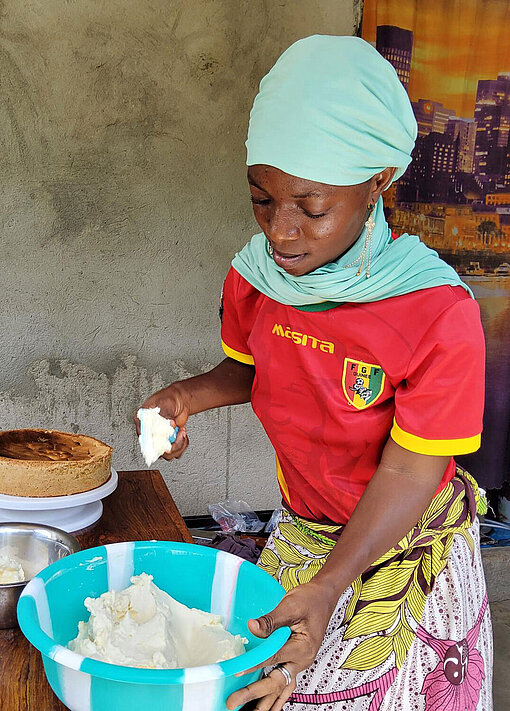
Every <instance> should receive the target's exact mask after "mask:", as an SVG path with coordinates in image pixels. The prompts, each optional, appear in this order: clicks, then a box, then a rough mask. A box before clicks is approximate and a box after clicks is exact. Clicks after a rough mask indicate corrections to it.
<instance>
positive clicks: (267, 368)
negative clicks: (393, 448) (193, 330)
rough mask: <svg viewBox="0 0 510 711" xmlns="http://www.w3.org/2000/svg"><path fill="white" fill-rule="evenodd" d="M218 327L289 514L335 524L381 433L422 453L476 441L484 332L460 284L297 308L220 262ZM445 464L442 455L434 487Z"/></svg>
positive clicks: (352, 499)
mask: <svg viewBox="0 0 510 711" xmlns="http://www.w3.org/2000/svg"><path fill="white" fill-rule="evenodd" d="M221 334H222V343H223V349H224V351H225V353H226V355H227V356H229V357H230V358H234V359H235V360H238V361H240V362H241V363H250V364H253V365H255V371H256V372H255V380H254V383H253V391H252V405H253V409H254V411H255V413H256V415H257V416H258V418H259V419H260V421H261V423H262V425H263V427H264V429H265V431H266V433H267V435H268V437H269V439H270V440H271V442H272V444H273V447H274V449H275V451H276V458H277V474H278V481H279V484H280V488H281V491H282V496H283V499H284V502H285V503H286V505H287V506H289V507H290V509H291V510H292V511H294V512H295V513H297V514H298V515H299V516H303V517H304V518H308V519H312V520H317V521H330V522H334V523H339V524H341V523H345V522H346V521H347V520H348V519H349V517H350V515H351V513H352V511H353V509H354V507H355V506H356V504H357V502H358V501H359V499H360V497H361V495H362V494H363V492H364V490H365V487H366V485H367V483H368V481H369V480H370V478H371V477H372V475H373V474H374V472H375V470H376V468H377V466H378V464H379V461H380V458H381V453H382V450H383V448H384V445H385V444H386V441H387V439H388V436H390V435H391V437H392V438H393V439H394V440H395V442H397V443H398V444H399V445H401V446H402V447H404V448H406V449H408V450H411V451H413V452H417V453H420V454H432V455H442V456H452V457H453V456H454V455H459V454H466V453H468V452H473V451H475V450H476V449H478V447H479V445H480V433H481V431H482V414H483V398H484V367H485V345H484V336H483V331H482V327H481V322H480V313H479V308H478V305H477V303H476V302H475V301H474V299H472V298H471V297H470V296H469V295H468V294H467V292H466V291H465V290H464V289H463V288H462V287H451V286H439V287H435V288H432V289H426V290H422V291H417V292H414V293H411V294H406V295H405V296H397V297H394V298H391V299H386V300H384V301H376V302H372V303H368V304H350V303H346V304H341V305H339V306H336V307H335V308H332V309H329V310H323V311H310V310H307V311H304V310H301V309H298V308H295V307H292V306H284V305H282V304H279V303H277V302H276V301H273V300H272V299H270V298H269V297H267V296H265V295H264V294H262V293H260V292H259V291H257V290H256V289H255V288H254V287H253V286H251V285H250V284H249V283H248V282H247V281H246V280H245V279H244V278H243V277H241V276H240V275H239V274H238V273H237V272H236V271H235V270H234V269H230V271H229V273H228V275H227V278H226V280H225V284H224V288H223V298H222V329H221ZM454 472H455V463H454V461H453V459H451V461H450V464H449V465H448V467H447V469H446V471H445V473H444V476H443V479H442V482H441V485H440V488H439V490H440V489H441V488H443V487H444V486H445V484H446V483H447V482H448V481H450V479H451V478H452V477H453V475H454Z"/></svg>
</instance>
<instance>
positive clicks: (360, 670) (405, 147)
mask: <svg viewBox="0 0 510 711" xmlns="http://www.w3.org/2000/svg"><path fill="white" fill-rule="evenodd" d="M415 138H416V122H415V119H414V116H413V113H412V109H411V106H410V103H409V100H408V98H407V95H406V93H405V91H404V89H403V87H402V85H401V84H400V82H399V80H398V78H397V75H396V73H395V71H394V69H393V68H392V66H391V65H390V64H389V63H388V62H386V60H384V59H383V58H382V57H381V56H380V55H379V54H378V53H377V52H376V50H375V49H373V48H372V47H371V46H370V45H369V44H367V43H366V42H364V41H363V40H360V39H358V38H354V37H327V36H314V37H308V38H306V39H304V40H301V41H299V42H296V43H295V44H294V45H292V46H291V47H290V48H289V49H288V50H287V51H286V52H285V53H284V54H283V55H282V56H281V57H280V59H279V60H278V62H277V63H276V64H275V66H274V67H273V69H272V70H271V71H270V72H269V74H268V75H267V76H266V77H265V78H264V79H263V80H262V82H261V85H260V91H259V94H258V95H257V97H256V99H255V103H254V106H253V109H252V112H251V117H250V126H249V132H248V140H247V149H248V160H247V164H248V166H249V168H248V180H249V184H250V190H251V197H252V202H253V205H254V213H255V217H256V219H257V222H258V224H259V225H260V227H261V230H262V232H261V233H260V234H258V235H255V237H253V239H252V240H251V242H250V243H249V244H248V245H247V246H246V247H245V248H244V249H243V250H242V251H241V252H240V253H239V254H238V255H237V256H236V257H235V259H234V261H233V265H232V268H231V270H230V271H229V273H228V275H227V278H226V281H225V285H224V290H223V297H222V341H223V347H224V350H225V353H226V356H227V358H226V359H225V360H224V361H223V362H222V363H220V365H218V366H217V367H216V368H215V369H213V370H212V371H210V372H209V373H206V374H205V375H200V376H198V377H196V378H191V379H189V380H186V381H181V382H177V383H173V384H172V385H170V386H169V387H168V388H165V389H164V390H162V391H160V392H159V393H156V394H155V395H153V396H152V397H151V398H149V400H148V401H147V402H146V403H145V404H144V406H146V407H149V406H150V407H154V406H159V407H160V408H161V410H162V414H163V415H165V416H166V417H169V418H171V419H172V420H173V421H174V422H175V423H177V425H179V427H180V432H179V436H178V439H177V442H176V444H175V445H174V448H173V450H172V452H171V453H170V454H169V455H167V457H166V458H167V459H172V458H174V457H180V456H181V455H182V453H183V452H184V450H185V449H186V446H187V444H188V439H187V435H186V429H185V425H186V422H187V419H188V417H189V416H190V415H192V414H195V413H197V412H201V411H203V410H207V409H209V408H213V407H219V406H222V405H232V404H236V403H243V402H248V401H250V400H251V402H252V405H253V408H254V411H255V413H256V414H257V416H258V417H259V419H260V421H261V422H262V424H263V426H264V428H265V430H266V432H267V434H268V436H269V438H270V440H271V442H272V444H273V446H274V448H275V451H276V457H277V475H278V481H279V484H280V488H281V491H282V497H283V505H284V511H283V514H282V517H281V520H280V522H279V526H278V528H277V530H276V531H275V533H274V534H273V536H272V537H271V539H270V541H269V542H268V545H267V547H266V549H265V550H264V551H263V553H262V557H261V561H260V565H261V566H262V567H264V568H265V569H266V570H267V571H269V572H270V573H271V574H272V575H273V576H275V577H276V578H278V579H279V580H280V581H281V583H282V584H283V586H284V587H285V589H286V590H287V591H288V592H287V595H286V596H285V598H284V599H283V601H282V603H281V604H280V605H279V606H278V607H277V608H276V609H275V610H274V611H273V612H272V613H271V614H269V615H266V616H264V617H262V618H261V619H259V620H253V621H251V622H250V628H251V630H252V631H253V633H254V634H256V635H258V636H260V637H265V636H267V635H269V634H270V633H271V632H272V631H273V630H274V629H276V628H277V627H281V626H284V625H288V626H289V627H290V628H291V631H292V634H291V637H290V639H289V641H288V642H287V644H286V645H285V646H284V647H283V649H282V650H281V651H280V653H279V654H278V655H277V656H276V657H275V658H273V659H271V660H269V661H268V664H269V665H270V668H271V667H272V670H271V671H270V672H269V674H268V675H267V676H266V677H265V678H263V679H262V680H261V681H259V682H257V683H255V684H252V685H250V686H249V687H247V688H245V689H243V690H241V691H240V692H237V693H235V694H233V695H232V697H231V698H230V699H229V702H228V707H229V708H232V709H233V708H236V707H237V706H240V705H241V704H244V703H247V702H248V701H251V700H252V699H258V701H257V705H256V707H255V708H257V709H260V710H264V711H268V710H269V709H271V711H280V709H282V708H285V709H286V711H287V710H288V711H305V710H306V709H310V708H317V709H321V710H323V711H328V710H334V711H340V710H341V709H348V710H349V711H362V710H363V711H365V710H366V709H370V711H376V710H381V711H382V710H384V711H388V710H390V709H391V710H392V711H396V710H397V709H405V710H406V711H411V710H413V709H416V710H420V711H422V710H424V709H426V710H427V711H439V710H441V711H444V710H446V711H465V710H466V709H467V710H469V711H474V709H478V710H479V711H482V710H483V711H490V709H491V708H492V701H491V688H490V687H491V655H492V641H491V632H490V618H489V610H488V607H487V595H486V589H485V581H484V576H483V570H482V566H481V559H480V551H479V542H478V527H477V519H476V506H477V502H479V495H478V489H477V486H476V483H475V482H474V481H473V480H472V479H471V477H470V476H469V475H468V474H467V473H466V472H464V471H463V470H462V469H460V468H459V467H457V466H456V464H455V462H454V460H453V458H452V457H453V456H454V455H459V454H466V453H468V452H472V451H475V450H476V449H477V448H478V446H479V442H480V432H481V429H482V410H483V384H484V341H483V333H482V329H481V325H480V316H479V311H478V307H477V304H476V302H475V301H474V299H473V297H472V294H471V292H470V291H469V289H468V287H467V286H465V285H464V284H463V283H462V282H461V281H460V279H459V277H458V276H457V274H456V273H455V272H454V270H453V269H451V268H450V267H449V266H448V265H446V264H445V263H444V262H442V261H441V260H440V259H439V258H438V256H437V254H436V253H435V252H432V251H431V250H430V249H428V248H427V247H426V246H425V245H424V244H423V243H421V242H420V240H419V238H418V237H416V236H412V235H407V234H405V235H401V236H400V237H398V238H396V235H393V234H392V233H391V231H390V230H389V228H388V225H387V223H386V221H385V218H384V212H383V202H382V197H381V196H382V194H383V192H384V190H386V189H387V188H388V187H389V186H390V185H391V183H392V182H393V181H394V180H395V179H396V178H398V177H400V176H401V175H402V174H403V173H404V171H405V169H406V168H407V166H408V165H409V163H410V161H411V156H410V154H411V150H412V148H413V145H414V141H415Z"/></svg>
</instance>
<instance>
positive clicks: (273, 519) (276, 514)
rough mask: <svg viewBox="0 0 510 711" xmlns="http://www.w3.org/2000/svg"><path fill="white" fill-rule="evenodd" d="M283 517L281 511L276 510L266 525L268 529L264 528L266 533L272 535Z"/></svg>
mask: <svg viewBox="0 0 510 711" xmlns="http://www.w3.org/2000/svg"><path fill="white" fill-rule="evenodd" d="M281 515H282V510H281V509H275V510H274V511H273V513H272V514H271V518H270V519H269V521H268V522H267V523H266V527H265V528H264V532H265V533H272V532H273V531H274V530H275V528H276V526H277V525H278V521H279V520H280V516H281Z"/></svg>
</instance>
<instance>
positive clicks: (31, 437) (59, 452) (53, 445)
mask: <svg viewBox="0 0 510 711" xmlns="http://www.w3.org/2000/svg"><path fill="white" fill-rule="evenodd" d="M111 457H112V448H111V447H109V446H108V445H107V444H104V443H103V442H100V441H99V440H98V439H95V438H94V437H89V436H87V435H79V434H72V433H69V432H58V431H56V430H42V429H26V430H6V431H4V432H0V494H8V495H10V496H32V497H43V496H67V495H70V494H79V493H82V492H84V491H90V490H91V489H96V488H97V487H98V486H102V485H103V484H105V483H106V482H107V481H108V479H109V478H110V476H111V471H110V462H111Z"/></svg>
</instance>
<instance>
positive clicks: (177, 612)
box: [69, 573, 247, 669]
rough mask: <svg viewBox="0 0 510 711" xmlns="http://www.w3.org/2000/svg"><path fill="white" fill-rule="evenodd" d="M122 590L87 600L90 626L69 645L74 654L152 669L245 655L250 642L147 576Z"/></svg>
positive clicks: (82, 625)
mask: <svg viewBox="0 0 510 711" xmlns="http://www.w3.org/2000/svg"><path fill="white" fill-rule="evenodd" d="M131 583H132V585H130V586H129V587H128V588H126V589H125V590H123V591H122V592H106V593H103V594H102V595H101V596H100V597H99V598H95V599H94V598H90V597H89V598H87V599H86V600H85V607H86V608H87V610H88V611H89V612H90V619H89V621H88V622H80V623H79V624H78V630H79V632H78V636H77V637H76V639H74V640H72V641H71V642H69V648H70V649H71V650H72V651H73V652H77V653H78V654H82V655H83V656H85V657H92V658H93V659H98V660H100V661H103V662H109V663H110V664H120V665H122V666H130V667H145V668H149V669H174V668H182V667H196V666H201V665H203V664H215V663H216V662H221V661H225V660H226V659H232V658H233V657H237V656H239V655H240V654H243V653H244V651H245V650H244V645H245V644H246V643H247V640H245V639H243V638H242V637H240V636H239V635H236V636H234V635H232V634H231V633H230V632H228V631H227V630H226V629H225V628H224V627H223V625H222V624H221V617H220V616H219V615H212V614H211V613H209V612H202V610H194V609H191V608H189V607H186V605H183V604H181V603H180V602H177V600H174V599H173V598H172V597H170V595H168V594H167V593H166V592H163V590H160V589H159V588H158V587H157V586H156V585H154V583H153V582H152V576H151V575H147V574H146V573H142V574H141V575H137V576H135V577H133V578H131Z"/></svg>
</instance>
